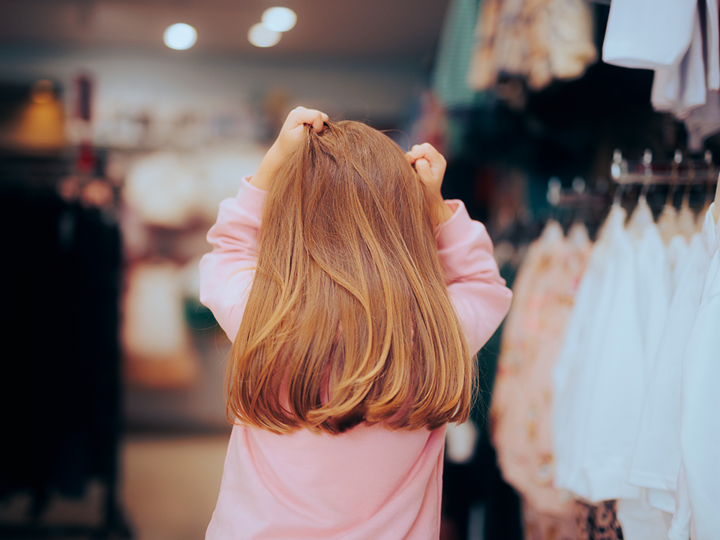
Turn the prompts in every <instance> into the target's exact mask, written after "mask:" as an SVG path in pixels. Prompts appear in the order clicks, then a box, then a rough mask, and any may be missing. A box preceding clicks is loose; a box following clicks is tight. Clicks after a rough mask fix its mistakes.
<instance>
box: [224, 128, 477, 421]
mask: <svg viewBox="0 0 720 540" xmlns="http://www.w3.org/2000/svg"><path fill="white" fill-rule="evenodd" d="M434 208H435V202H434V201H433V200H432V195H431V194H430V192H429V190H428V189H427V188H426V186H425V185H424V184H423V182H422V181H421V180H420V179H419V177H418V176H417V174H416V173H415V171H414V169H413V168H412V166H411V165H410V163H409V161H408V160H407V159H406V156H405V153H404V152H403V151H402V149H401V148H400V147H399V146H398V145H397V144H395V143H394V142H393V141H392V140H390V138H389V137H387V136H386V135H384V134H383V133H380V132H378V131H377V130H375V129H373V128H370V127H368V126H366V125H364V124H361V123H358V122H351V121H344V122H337V123H329V126H328V127H327V128H326V129H325V130H323V131H322V132H320V133H316V132H315V131H313V130H312V129H308V130H307V132H306V134H305V135H304V136H303V140H302V141H301V144H299V145H298V148H297V150H296V151H295V152H294V153H293V154H292V155H291V156H290V157H289V158H288V159H287V160H286V162H285V163H284V164H283V166H282V167H281V170H280V172H279V173H278V174H277V176H276V177H275V178H273V179H272V183H271V187H270V190H269V193H268V196H267V200H266V203H265V207H264V210H263V221H262V226H261V229H260V240H259V250H258V263H257V270H256V273H255V278H254V281H253V285H252V289H251V291H250V294H249V298H248V302H247V306H246V309H245V313H244V316H243V320H242V324H241V326H240V330H239V331H238V335H237V338H236V340H235V343H234V345H233V350H232V355H231V359H230V365H229V368H228V378H227V390H228V396H227V397H228V413H229V416H230V417H231V418H232V420H233V421H239V422H242V423H245V424H249V425H254V426H258V427H262V428H266V429H269V430H271V431H275V432H278V433H284V432H289V431H292V430H294V429H297V428H309V429H313V430H323V431H329V432H338V431H343V430H345V429H348V428H350V427H352V426H354V425H356V424H358V423H360V422H363V421H366V422H370V423H374V422H383V421H384V422H387V423H388V424H389V425H390V426H391V427H394V428H398V429H416V428H421V427H429V428H431V429H432V428H436V427H439V426H441V425H442V424H444V423H445V422H447V421H459V420H465V419H467V416H468V414H469V411H470V407H471V404H472V394H473V393H472V389H473V380H474V368H473V366H474V363H473V360H472V358H471V356H470V353H469V351H468V350H467V344H466V342H465V338H464V335H463V332H462V329H461V326H460V323H459V320H458V318H457V315H456V313H455V311H454V308H453V306H452V303H451V302H450V299H449V297H448V293H447V289H446V285H445V279H444V276H443V271H442V268H441V265H440V262H439V259H438V254H437V246H436V240H435V226H434V224H435V222H436V220H435V217H434V216H433V215H432V212H433V209H434Z"/></svg>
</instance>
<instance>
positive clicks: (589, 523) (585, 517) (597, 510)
mask: <svg viewBox="0 0 720 540" xmlns="http://www.w3.org/2000/svg"><path fill="white" fill-rule="evenodd" d="M575 505H576V507H575V516H576V524H577V538H578V540H623V539H624V535H623V530H622V527H621V526H620V523H619V522H618V519H617V514H616V510H615V501H602V502H601V503H599V504H598V505H588V504H585V503H581V502H576V503H575Z"/></svg>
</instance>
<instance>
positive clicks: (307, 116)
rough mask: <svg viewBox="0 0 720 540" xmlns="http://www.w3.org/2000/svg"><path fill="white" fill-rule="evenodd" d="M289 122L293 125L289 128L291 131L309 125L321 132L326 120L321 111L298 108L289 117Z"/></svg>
mask: <svg viewBox="0 0 720 540" xmlns="http://www.w3.org/2000/svg"><path fill="white" fill-rule="evenodd" d="M288 121H290V123H291V124H292V125H289V126H288V128H289V129H292V128H295V127H297V126H300V125H303V124H308V125H311V126H313V128H314V129H315V130H316V131H320V130H321V129H322V125H323V122H324V121H325V119H324V118H323V113H321V112H320V111H317V110H315V109H306V108H305V107H297V108H296V109H293V110H292V112H291V113H290V114H289V115H288Z"/></svg>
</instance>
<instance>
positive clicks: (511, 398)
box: [490, 222, 592, 540]
mask: <svg viewBox="0 0 720 540" xmlns="http://www.w3.org/2000/svg"><path fill="white" fill-rule="evenodd" d="M591 249H592V246H591V243H590V241H589V239H588V237H587V230H586V229H584V227H582V226H575V227H574V228H573V229H571V231H570V232H569V234H568V237H567V238H566V237H565V235H564V234H563V230H562V228H561V227H560V225H559V224H557V223H555V222H550V223H549V224H548V225H547V226H546V228H545V230H544V231H543V234H542V235H541V237H540V238H539V239H538V240H537V241H535V242H533V244H531V246H530V248H529V249H528V253H527V255H526V257H525V259H524V261H523V264H522V265H521V268H520V270H519V271H518V276H517V279H516V281H515V284H514V287H513V293H514V295H515V296H514V299H513V304H512V307H511V309H510V313H509V315H508V317H507V319H506V322H505V328H504V330H503V336H502V346H501V353H500V359H499V363H498V367H497V378H496V380H495V386H494V388H493V396H492V405H491V415H490V420H491V422H492V423H493V424H492V441H493V444H494V446H495V448H496V449H497V456H498V464H499V466H500V469H501V470H502V474H503V478H504V479H505V481H506V482H508V483H509V484H510V485H512V486H513V488H515V490H516V491H517V492H518V493H519V494H520V495H521V496H522V497H523V501H524V503H523V506H524V507H525V508H526V509H531V512H530V514H529V515H530V517H531V519H529V520H528V519H527V515H528V513H527V511H526V522H527V523H528V524H529V526H526V530H527V531H529V530H530V529H532V530H533V531H534V533H533V536H528V538H533V539H537V540H556V539H563V538H566V536H563V535H562V534H559V532H558V531H559V530H560V529H559V528H558V526H557V524H558V523H568V524H569V526H563V527H561V529H562V530H563V531H571V536H570V538H572V534H574V529H575V521H574V516H575V513H574V504H573V503H572V501H567V500H564V499H562V498H561V497H560V494H559V493H558V492H557V491H556V490H555V489H554V487H553V476H554V471H555V460H554V456H553V449H552V425H551V418H552V401H553V395H552V370H553V366H554V364H555V360H556V358H557V356H558V354H559V351H560V348H561V346H562V342H563V336H564V332H565V326H566V323H567V321H568V318H569V316H570V313H571V312H572V308H573V302H574V298H575V293H576V290H577V287H578V284H579V283H580V280H581V278H582V275H583V273H584V271H585V268H586V266H587V262H588V260H589V258H590V254H591ZM541 516H542V517H541ZM544 523H548V524H549V525H547V526H546V525H543V524H544ZM535 524H539V525H537V526H536V525H535ZM553 524H554V525H553ZM563 534H565V533H563Z"/></svg>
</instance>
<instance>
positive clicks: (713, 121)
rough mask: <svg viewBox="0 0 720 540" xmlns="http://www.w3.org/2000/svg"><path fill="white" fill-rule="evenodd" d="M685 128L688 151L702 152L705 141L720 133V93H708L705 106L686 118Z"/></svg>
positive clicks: (693, 111)
mask: <svg viewBox="0 0 720 540" xmlns="http://www.w3.org/2000/svg"><path fill="white" fill-rule="evenodd" d="M685 127H686V128H687V131H688V150H689V151H690V152H700V151H701V150H702V149H703V145H704V143H705V140H706V139H707V138H708V137H711V136H712V135H715V134H716V133H718V132H720V92H716V91H711V92H708V94H707V99H706V103H705V105H703V106H702V107H698V108H696V109H693V110H692V111H691V112H690V114H689V115H688V116H687V118H685Z"/></svg>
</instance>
